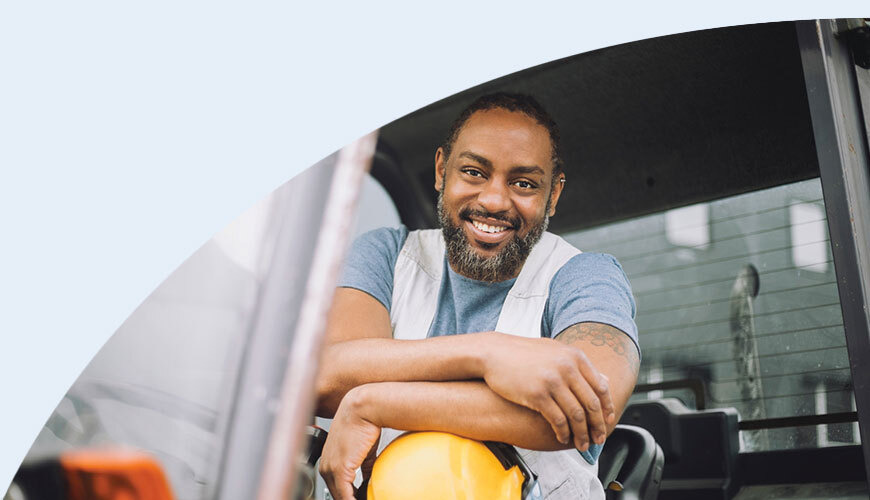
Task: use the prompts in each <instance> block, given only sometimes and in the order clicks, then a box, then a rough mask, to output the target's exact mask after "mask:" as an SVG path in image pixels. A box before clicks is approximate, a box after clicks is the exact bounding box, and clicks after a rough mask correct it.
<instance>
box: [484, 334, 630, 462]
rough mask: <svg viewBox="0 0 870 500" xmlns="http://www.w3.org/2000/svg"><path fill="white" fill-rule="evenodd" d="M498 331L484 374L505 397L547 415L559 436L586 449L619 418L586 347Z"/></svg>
mask: <svg viewBox="0 0 870 500" xmlns="http://www.w3.org/2000/svg"><path fill="white" fill-rule="evenodd" d="M493 335H499V336H500V337H499V339H498V341H497V342H492V343H491V350H490V351H488V352H487V354H486V358H485V359H486V361H485V363H484V379H485V381H486V383H487V385H488V386H489V387H490V389H492V390H493V391H494V392H495V393H497V394H499V395H500V396H501V397H503V398H505V399H507V400H509V401H512V402H514V403H516V404H519V405H522V406H524V407H526V408H529V409H531V410H534V411H536V412H538V413H540V414H541V416H543V417H544V418H545V419H546V420H547V422H548V423H549V424H550V426H551V427H552V429H553V432H554V433H555V435H556V438H557V439H558V440H559V441H560V442H562V443H564V444H567V443H568V442H569V439H570V437H571V435H572V434H573V437H574V443H573V444H574V446H575V447H576V448H577V449H578V450H580V451H585V450H587V449H588V448H589V442H590V438H591V440H592V442H595V443H598V444H602V443H604V439H605V437H606V435H607V429H608V427H609V426H610V427H612V426H613V425H614V424H615V422H616V413H615V410H614V406H613V400H612V398H611V396H610V389H609V387H608V380H607V377H605V376H604V375H603V374H601V373H600V372H599V371H598V370H597V369H596V368H595V366H593V364H592V363H591V362H590V361H589V358H588V357H587V356H586V354H584V352H583V351H582V350H581V349H579V348H577V347H574V346H571V345H567V344H564V343H562V342H558V341H555V340H553V339H547V338H544V339H529V338H523V337H517V336H513V335H505V334H498V333H493Z"/></svg>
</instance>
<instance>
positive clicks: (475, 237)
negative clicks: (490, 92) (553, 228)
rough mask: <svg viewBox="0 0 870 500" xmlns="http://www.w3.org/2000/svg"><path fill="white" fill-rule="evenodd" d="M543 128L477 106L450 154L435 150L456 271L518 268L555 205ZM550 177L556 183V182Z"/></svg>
mask: <svg viewBox="0 0 870 500" xmlns="http://www.w3.org/2000/svg"><path fill="white" fill-rule="evenodd" d="M560 178H562V176H561V175H560V176H559V177H558V178H557V179H553V164H552V145H551V143H550V136H549V133H548V132H547V129H546V128H544V127H543V126H541V125H540V124H538V123H537V122H536V121H535V120H534V119H533V118H531V117H529V116H527V115H525V114H523V113H515V112H511V111H508V110H505V109H492V110H486V111H478V112H476V113H474V114H473V115H471V117H470V118H469V119H468V121H466V122H465V124H464V125H463V126H462V129H461V130H460V132H459V135H458V137H457V138H456V141H455V143H454V144H453V147H452V151H451V153H450V157H449V158H445V155H444V151H443V150H442V149H441V148H439V149H438V151H437V152H436V153H435V189H437V190H438V191H439V194H438V215H439V219H440V222H441V227H442V230H443V233H444V238H445V240H446V242H447V257H448V260H449V262H450V265H451V267H452V268H453V270H454V271H456V272H457V273H459V274H462V275H464V276H466V277H469V278H472V279H477V280H482V281H503V280H506V279H510V278H514V277H516V276H517V275H518V274H519V271H520V269H521V268H522V265H523V263H524V262H525V260H526V257H527V256H528V254H529V252H530V251H531V249H532V247H533V246H534V245H535V243H537V241H538V239H540V237H541V234H542V233H543V232H544V230H545V229H546V226H547V222H548V217H549V216H551V215H553V214H554V213H555V207H556V203H557V202H558V200H559V196H560V194H561V192H562V183H561V182H559V180H558V179H560ZM554 181H555V184H554Z"/></svg>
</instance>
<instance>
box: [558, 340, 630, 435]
mask: <svg viewBox="0 0 870 500" xmlns="http://www.w3.org/2000/svg"><path fill="white" fill-rule="evenodd" d="M556 340H558V341H560V342H564V343H565V344H568V345H571V346H574V347H577V348H580V349H582V350H583V352H584V353H586V355H587V356H588V357H589V358H590V359H592V360H594V361H593V362H594V364H595V367H596V368H597V369H598V371H599V372H601V374H602V375H604V376H605V377H607V380H608V382H609V388H610V396H611V398H612V401H613V408H614V411H615V413H616V418H615V419H614V420H613V422H612V424H608V428H607V434H608V435H609V434H610V433H611V432H612V431H613V427H615V426H616V422H618V421H619V417H620V415H622V412H623V410H625V405H626V403H627V402H628V398H629V397H630V396H631V393H632V392H633V391H634V386H635V384H636V383H637V374H638V370H639V369H640V355H639V353H638V351H637V346H635V344H634V342H633V341H632V340H631V338H629V336H628V335H626V334H625V333H623V332H622V331H621V330H619V329H617V328H614V327H612V326H610V325H605V324H603V323H577V324H575V325H572V326H569V327H568V328H566V329H565V330H563V331H562V332H561V333H560V334H559V335H558V336H556Z"/></svg>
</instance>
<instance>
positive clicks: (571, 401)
mask: <svg viewBox="0 0 870 500" xmlns="http://www.w3.org/2000/svg"><path fill="white" fill-rule="evenodd" d="M553 397H554V398H555V400H556V403H558V405H559V407H560V408H561V409H562V411H563V412H565V415H567V416H568V423H569V425H570V426H571V431H572V433H573V434H574V447H575V448H577V449H578V450H580V451H586V450H587V449H589V434H588V432H587V419H586V410H584V409H583V406H582V405H581V404H580V402H579V401H578V400H577V397H576V396H575V395H574V394H573V393H572V392H571V391H570V390H569V389H568V387H562V388H561V389H560V390H558V391H555V392H554V394H553Z"/></svg>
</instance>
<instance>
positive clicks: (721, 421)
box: [604, 398, 741, 500]
mask: <svg viewBox="0 0 870 500" xmlns="http://www.w3.org/2000/svg"><path fill="white" fill-rule="evenodd" d="M737 421H738V415H737V410H735V409H734V408H715V409H711V410H703V411H696V410H691V409H689V408H687V407H686V406H685V405H684V404H683V403H682V402H681V401H680V400H678V399H674V398H662V399H656V400H649V401H637V402H634V403H632V404H630V405H628V407H627V408H626V409H625V412H624V413H623V415H622V419H621V420H620V422H624V423H626V424H631V425H637V426H640V427H643V428H644V429H646V430H647V431H649V432H650V434H652V435H653V436H654V439H655V440H656V442H657V443H659V444H660V445H661V449H662V450H663V451H664V456H666V457H667V460H666V462H667V463H666V464H665V467H664V470H663V472H662V479H661V484H660V491H659V496H660V497H661V498H662V499H668V500H688V499H696V498H709V499H716V500H729V499H731V498H733V497H734V495H736V494H737V491H738V490H739V489H740V485H741V477H740V468H739V467H738V462H737V458H738V452H739V451H740V442H739V437H738V426H737ZM607 446H610V440H609V439H608V444H607ZM607 446H605V447H604V449H605V450H606V449H607Z"/></svg>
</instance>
